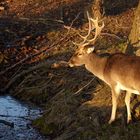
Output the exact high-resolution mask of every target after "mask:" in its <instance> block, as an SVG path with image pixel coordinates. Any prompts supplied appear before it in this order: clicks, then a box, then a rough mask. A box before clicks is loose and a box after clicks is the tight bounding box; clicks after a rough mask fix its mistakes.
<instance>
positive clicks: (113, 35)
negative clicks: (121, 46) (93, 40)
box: [101, 33, 123, 41]
mask: <svg viewBox="0 0 140 140" xmlns="http://www.w3.org/2000/svg"><path fill="white" fill-rule="evenodd" d="M101 35H107V36H111V37H115V38H117V39H118V40H120V41H122V40H123V39H122V38H120V37H119V36H117V35H115V34H112V33H101Z"/></svg>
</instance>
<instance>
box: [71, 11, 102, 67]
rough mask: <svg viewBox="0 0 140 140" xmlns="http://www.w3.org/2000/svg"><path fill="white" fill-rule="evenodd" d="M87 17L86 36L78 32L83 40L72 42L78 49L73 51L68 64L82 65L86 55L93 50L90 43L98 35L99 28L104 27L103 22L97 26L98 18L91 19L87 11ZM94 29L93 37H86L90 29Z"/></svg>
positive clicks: (93, 41)
mask: <svg viewBox="0 0 140 140" xmlns="http://www.w3.org/2000/svg"><path fill="white" fill-rule="evenodd" d="M87 17H88V21H89V23H88V24H89V26H88V33H87V35H86V36H82V35H80V34H79V36H80V37H81V38H82V39H83V41H82V42H81V43H79V44H78V43H74V44H75V45H77V46H78V49H77V50H76V52H75V53H74V55H73V56H72V58H71V59H70V61H69V66H70V67H73V66H81V65H84V64H85V63H86V61H87V57H88V56H89V55H90V54H91V53H92V52H93V51H94V47H93V46H91V43H92V44H94V43H95V41H96V39H97V37H98V36H99V35H100V33H101V30H102V29H103V27H104V23H102V25H101V26H99V23H98V18H96V19H93V18H91V17H89V14H88V12H87ZM93 30H94V31H95V33H94V37H93V38H92V39H88V38H89V36H90V34H91V31H93Z"/></svg>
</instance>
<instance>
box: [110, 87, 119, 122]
mask: <svg viewBox="0 0 140 140" xmlns="http://www.w3.org/2000/svg"><path fill="white" fill-rule="evenodd" d="M119 94H120V89H115V88H112V113H111V118H110V120H109V124H111V123H112V122H113V121H114V120H115V117H116V110H117V103H118V97H119Z"/></svg>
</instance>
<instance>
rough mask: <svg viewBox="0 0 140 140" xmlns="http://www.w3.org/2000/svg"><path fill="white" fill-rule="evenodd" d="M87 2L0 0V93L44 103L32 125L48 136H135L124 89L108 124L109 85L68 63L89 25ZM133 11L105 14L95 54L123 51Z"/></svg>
mask: <svg viewBox="0 0 140 140" xmlns="http://www.w3.org/2000/svg"><path fill="white" fill-rule="evenodd" d="M89 5H90V0H89V2H87V1H82V2H81V1H80V0H78V1H77V0H63V1H62V0H57V2H56V1H55V0H54V1H53V0H50V1H46V0H34V1H32V0H21V1H18V0H15V1H14V0H7V1H2V2H1V5H0V6H1V7H3V10H1V11H0V34H1V38H0V67H1V71H0V75H1V79H0V82H1V85H0V88H1V92H2V93H3V92H9V93H10V94H11V95H12V96H14V97H16V98H18V99H20V100H25V101H27V102H28V101H30V102H33V103H35V104H37V105H39V106H42V107H43V108H44V115H43V117H41V118H38V119H37V120H35V121H33V126H34V127H36V128H38V129H39V130H40V132H42V133H43V134H45V135H46V136H47V137H49V138H50V139H55V140H70V139H74V140H91V139H92V140H93V139H97V140H105V139H107V140H108V139H110V140H118V139H123V140H128V139H133V140H134V139H135V140H137V139H139V138H140V133H139V127H140V123H139V121H136V122H135V123H132V124H130V125H128V126H127V125H126V109H125V106H124V102H123V100H122V99H124V93H122V94H123V98H122V97H120V100H119V109H118V112H117V113H118V115H117V120H116V122H115V123H114V124H112V125H108V120H109V117H110V114H111V91H110V88H109V87H108V86H107V85H106V84H105V83H103V82H102V81H100V80H99V79H98V78H96V77H94V75H92V74H91V73H89V72H87V71H86V70H85V68H83V67H76V68H69V67H68V66H67V64H66V62H68V60H69V59H70V57H71V56H72V54H73V52H74V50H75V46H74V45H73V43H72V42H73V41H78V39H79V38H78V34H77V33H78V31H80V32H82V33H84V31H83V30H84V28H85V27H87V20H86V19H85V17H84V12H85V10H86V8H85V7H88V6H89ZM0 9H2V8H0ZM81 9H82V10H81ZM134 10H135V8H131V9H127V10H126V11H123V12H122V13H120V14H118V15H110V16H109V15H108V16H107V15H106V16H105V17H104V22H105V28H104V30H103V34H102V35H101V36H100V38H99V40H98V41H97V43H96V44H95V46H96V50H97V52H98V53H100V54H102V53H114V52H124V51H125V48H126V45H127V37H128V35H129V33H130V30H131V25H132V20H133V17H134ZM79 12H80V14H79ZM78 14H79V16H78ZM72 23H73V24H72ZM71 25H72V26H71ZM134 104H135V103H134V102H133V101H132V108H133V107H134ZM139 114H140V113H139V112H135V114H134V115H135V116H138V115H139Z"/></svg>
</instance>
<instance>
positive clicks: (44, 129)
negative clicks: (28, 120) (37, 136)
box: [32, 117, 58, 136]
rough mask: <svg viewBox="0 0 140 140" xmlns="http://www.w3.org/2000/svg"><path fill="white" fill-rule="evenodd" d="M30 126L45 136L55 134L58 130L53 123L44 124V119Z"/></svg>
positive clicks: (37, 120)
mask: <svg viewBox="0 0 140 140" xmlns="http://www.w3.org/2000/svg"><path fill="white" fill-rule="evenodd" d="M32 124H33V126H34V127H36V128H39V130H40V132H41V133H43V134H44V135H47V136H49V135H52V134H54V133H56V131H57V129H58V126H57V125H56V124H54V123H49V124H46V121H45V117H41V118H38V119H36V120H34V121H33V123H32Z"/></svg>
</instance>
